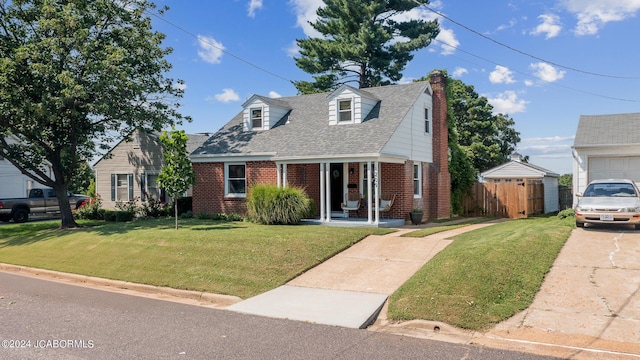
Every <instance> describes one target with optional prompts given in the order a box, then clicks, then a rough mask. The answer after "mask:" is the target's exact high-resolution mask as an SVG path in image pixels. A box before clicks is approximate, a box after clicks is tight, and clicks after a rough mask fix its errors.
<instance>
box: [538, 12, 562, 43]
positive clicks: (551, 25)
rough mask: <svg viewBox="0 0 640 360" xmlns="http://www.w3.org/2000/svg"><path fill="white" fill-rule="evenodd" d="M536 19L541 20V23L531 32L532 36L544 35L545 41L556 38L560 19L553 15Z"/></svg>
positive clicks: (560, 27)
mask: <svg viewBox="0 0 640 360" xmlns="http://www.w3.org/2000/svg"><path fill="white" fill-rule="evenodd" d="M538 19H541V20H542V23H541V24H540V25H538V26H537V27H536V29H535V30H534V31H532V32H531V34H532V35H541V34H545V38H546V39H551V38H553V37H556V36H558V34H559V33H560V30H562V25H561V24H560V17H559V16H558V15H555V14H543V15H540V16H538Z"/></svg>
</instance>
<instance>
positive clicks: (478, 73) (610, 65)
mask: <svg viewBox="0 0 640 360" xmlns="http://www.w3.org/2000/svg"><path fill="white" fill-rule="evenodd" d="M156 4H157V5H160V6H163V5H167V6H169V8H170V10H169V11H168V12H166V13H165V14H164V16H163V19H164V20H161V19H159V18H153V23H154V27H155V29H156V30H158V31H161V32H163V33H165V34H166V35H167V38H166V39H165V42H164V46H170V47H172V48H173V49H174V52H173V54H171V55H170V56H169V57H168V60H169V61H170V62H171V63H172V64H173V69H172V71H171V73H170V74H169V76H171V77H173V78H175V79H182V80H184V81H185V96H184V98H183V99H182V101H181V103H182V104H183V107H182V108H181V112H182V113H183V114H184V115H189V116H191V117H192V118H193V122H192V123H185V124H184V125H183V126H182V128H183V129H184V130H186V131H187V133H198V132H215V131H216V130H218V129H219V128H220V127H222V125H224V124H225V123H226V122H227V121H228V120H229V119H231V118H232V117H233V116H234V115H236V114H237V113H238V112H239V111H240V110H241V104H242V103H243V102H244V101H245V100H246V99H247V98H249V97H250V96H251V95H253V94H259V95H264V96H271V97H279V96H294V95H296V89H295V87H294V86H293V85H292V84H291V82H290V81H293V80H311V77H310V75H308V74H306V73H304V72H303V71H301V70H300V69H298V68H297V67H296V65H295V61H294V57H296V56H297V49H296V45H295V40H296V39H299V38H307V37H309V36H317V34H315V33H314V31H313V29H312V28H311V27H310V26H309V25H308V23H307V22H308V21H313V20H314V19H315V10H316V9H317V8H318V7H319V6H321V5H322V4H323V3H322V1H321V0H217V1H184V0H181V1H176V0H157V1H156ZM428 7H429V9H431V10H429V9H427V8H425V7H420V8H416V9H414V10H413V11H411V12H410V13H407V14H405V15H404V16H407V17H410V18H415V17H420V18H423V19H435V18H437V19H438V21H439V23H440V28H441V32H440V35H439V36H438V38H437V41H434V42H433V43H432V44H431V45H430V46H429V47H427V48H425V49H422V50H420V51H418V52H416V53H415V57H414V59H413V60H412V61H411V62H410V63H409V65H408V66H407V68H406V69H405V71H404V73H403V75H404V78H403V79H402V81H401V82H410V81H412V80H414V79H416V78H420V77H422V76H424V75H426V74H428V73H429V72H430V71H432V70H434V69H446V70H447V71H448V72H449V74H450V76H453V77H454V78H457V79H460V80H462V81H463V82H465V83H466V84H468V85H473V86H474V87H475V89H476V91H477V92H478V93H479V94H480V95H481V96H485V97H486V98H488V99H489V102H490V103H491V104H492V105H493V106H494V109H495V111H496V112H502V113H506V114H508V115H509V116H511V117H512V118H513V119H514V120H515V122H516V126H515V128H516V130H517V131H519V132H520V136H521V138H522V141H521V142H520V144H519V145H518V152H520V153H521V154H523V155H529V156H530V161H531V162H532V163H534V164H536V165H539V166H542V167H545V168H547V169H549V170H552V171H555V172H557V173H560V174H564V173H570V172H571V171H572V162H571V159H572V158H571V145H572V144H573V137H574V135H575V131H576V127H577V124H578V119H579V117H580V115H594V114H613V113H627V112H640V90H639V89H640V86H639V85H640V66H639V65H638V55H640V54H639V53H640V50H639V49H638V34H640V21H639V19H638V17H637V16H638V12H639V10H640V0H591V1H585V0H546V1H535V0H534V1H531V0H511V1H463V0H437V1H431V3H430V4H429V5H428ZM432 10H434V11H435V12H434V11H432ZM436 12H437V13H436ZM438 13H439V14H441V15H443V16H444V17H442V16H440V15H438Z"/></svg>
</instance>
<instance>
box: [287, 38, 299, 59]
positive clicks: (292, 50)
mask: <svg viewBox="0 0 640 360" xmlns="http://www.w3.org/2000/svg"><path fill="white" fill-rule="evenodd" d="M285 51H286V52H287V55H289V56H291V57H297V56H298V55H300V46H298V43H297V42H296V41H295V40H293V41H292V42H291V45H290V46H289V47H288V48H286V49H285Z"/></svg>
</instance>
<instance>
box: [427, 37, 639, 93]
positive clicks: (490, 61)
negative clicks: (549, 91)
mask: <svg viewBox="0 0 640 360" xmlns="http://www.w3.org/2000/svg"><path fill="white" fill-rule="evenodd" d="M433 40H434V41H437V42H439V43H441V44H443V45H446V46H449V47H451V48H453V49H456V50H458V51H460V52H463V53H465V54H467V55H470V56H473V57H475V58H478V59H480V60H483V61H486V62H488V63H491V64H493V65H497V66H503V67H506V66H504V65H501V64H498V63H497V62H495V61H492V60H489V59H487V58H484V57H482V56H479V55H476V54H473V53H471V52H469V51H466V50H463V49H461V48H459V47H456V46H453V45H451V44H448V43H446V42H444V41H442V40H438V39H433ZM506 68H508V69H510V70H513V71H514V72H516V73H518V74H520V75H524V76H526V77H530V78H533V79H537V80H540V81H544V82H545V83H547V84H551V85H554V86H558V87H561V88H564V89H567V90H571V91H575V92H579V93H583V94H586V95H592V96H596V97H601V98H604V99H609V100H617V101H625V102H634V103H640V100H634V99H624V98H618V97H613V96H609V95H603V94H597V93H593V92H589V91H584V90H580V89H576V88H572V87H569V86H564V85H560V84H558V83H555V82H551V81H548V80H544V79H541V78H539V77H535V76H532V75H530V74H527V73H525V72H522V71H518V70H517V69H511V68H509V67H506Z"/></svg>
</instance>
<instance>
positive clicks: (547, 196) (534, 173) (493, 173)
mask: <svg viewBox="0 0 640 360" xmlns="http://www.w3.org/2000/svg"><path fill="white" fill-rule="evenodd" d="M480 176H481V177H482V179H483V180H484V181H486V182H493V183H499V182H511V181H526V180H537V181H540V182H542V184H543V186H544V212H545V213H551V212H555V211H558V209H559V200H558V178H559V177H560V175H559V174H557V173H555V172H553V171H551V170H547V169H545V168H542V167H540V166H537V165H534V164H530V163H525V162H522V157H521V156H520V154H518V153H513V154H512V155H511V160H510V161H509V162H507V163H504V164H502V165H499V166H496V167H494V168H492V169H489V170H487V171H485V172H483V173H481V174H480Z"/></svg>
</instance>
